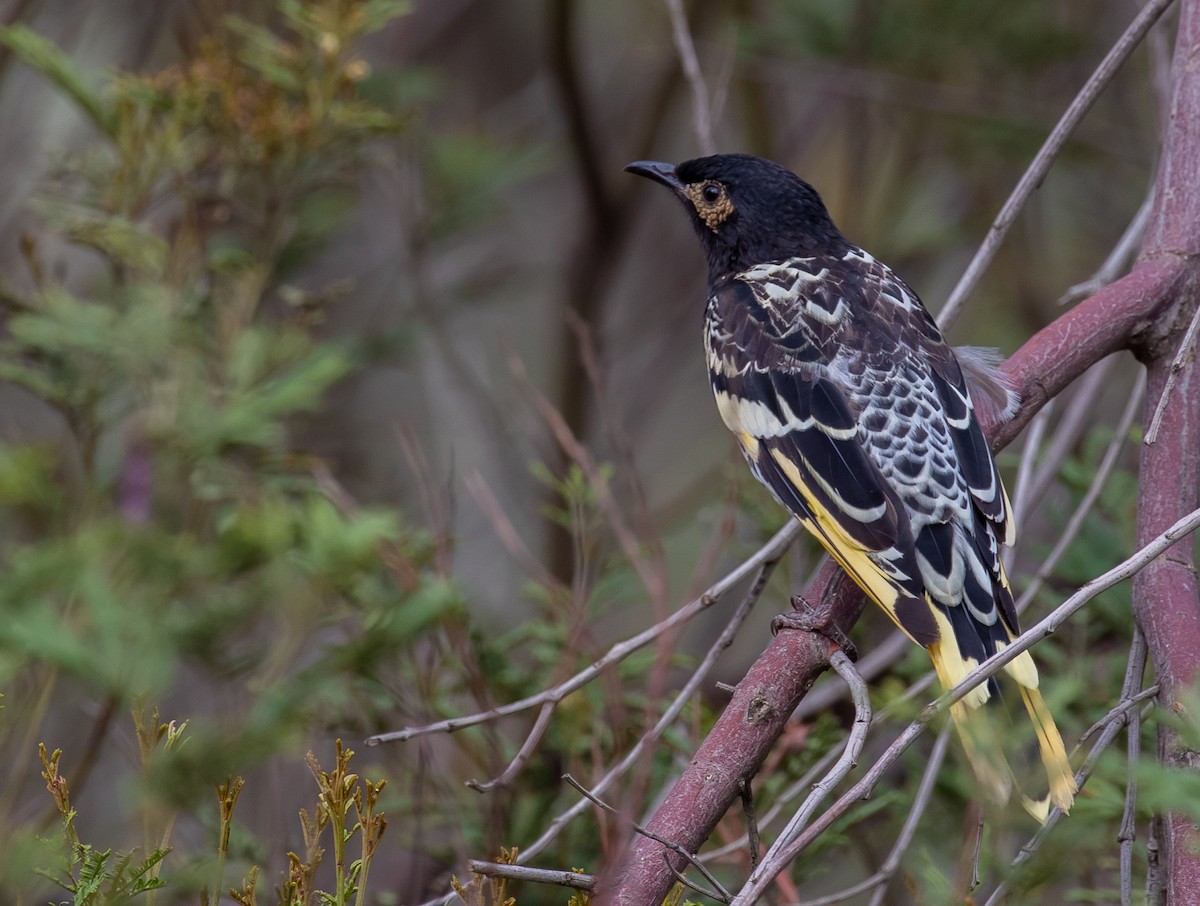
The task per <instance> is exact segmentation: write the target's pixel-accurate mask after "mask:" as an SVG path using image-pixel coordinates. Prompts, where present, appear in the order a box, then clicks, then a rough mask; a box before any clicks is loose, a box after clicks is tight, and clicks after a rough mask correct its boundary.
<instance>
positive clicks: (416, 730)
mask: <svg viewBox="0 0 1200 906" xmlns="http://www.w3.org/2000/svg"><path fill="white" fill-rule="evenodd" d="M799 531H800V523H798V522H789V523H788V524H787V525H785V526H784V527H783V528H781V529H780V530H779V531H778V532H776V533H775V534H774V536H772V538H771V540H770V541H768V542H767V543H766V544H764V545H763V546H762V547H760V548H759V549H758V550H757V551H755V552H754V553H753V554H752V555H751V556H750V557H748V558H747V559H746V560H744V561H743V562H742V563H740V564H738V566H737V567H736V568H734V569H732V570H730V571H729V572H728V573H727V574H726V575H725V576H724V577H723V578H721V579H719V580H718V581H716V582H714V583H713V584H712V585H710V586H709V588H708V591H706V592H705V593H704V594H702V595H700V597H698V598H695V599H693V600H692V601H689V602H688V603H687V604H685V605H684V606H683V607H681V608H679V610H677V611H675V612H674V613H672V614H671V615H670V616H669V617H667V619H665V620H662V621H661V622H659V623H656V624H655V625H653V626H651V627H649V628H648V629H645V630H643V631H642V632H639V633H638V634H637V635H635V636H631V637H629V638H628V639H625V640H624V641H622V642H618V643H617V644H615V645H613V646H612V647H611V648H609V649H608V651H607V652H605V654H604V656H603V657H601V658H600V659H599V660H597V661H595V662H594V663H592V664H591V665H589V666H588V667H585V668H584V669H583V670H581V671H580V672H579V673H577V674H575V675H574V676H572V677H570V678H569V679H567V680H564V681H563V682H561V683H559V684H558V685H557V686H553V687H551V688H549V689H544V690H542V691H541V692H539V693H537V694H536V695H531V696H528V697H527V698H523V699H520V700H519V701H515V702H511V703H509V704H507V705H500V706H499V707H497V708H492V709H491V710H489V711H480V712H478V713H476V714H468V715H465V716H463V717H452V718H448V719H447V720H439V721H436V722H435V723H431V724H425V725H423V726H419V727H406V728H405V729H403V730H393V731H392V732H390V733H380V734H377V735H375V736H372V737H370V738H368V739H367V745H372V746H374V745H379V744H380V743H382V742H404V741H406V740H409V739H413V738H414V737H417V736H425V735H428V734H430V733H454V732H456V731H458V730H462V729H464V728H466V727H473V726H476V725H477V724H481V723H486V722H488V721H493V720H498V719H500V718H502V717H508V716H509V715H510V714H519V713H520V712H522V711H527V710H529V709H530V708H538V707H541V706H542V705H544V704H546V702H560V701H562V700H563V699H564V698H566V697H567V696H568V695H570V694H571V693H572V692H574V691H575V690H576V689H580V688H582V687H583V686H585V685H587V684H588V683H589V682H591V681H592V680H593V679H594V678H595V677H596V676H598V675H599V674H600V673H602V672H603V671H604V670H606V669H608V668H609V667H611V666H613V665H614V664H618V663H620V662H621V661H623V660H624V659H625V658H627V657H629V656H630V655H631V654H633V653H634V652H635V651H637V650H638V649H640V648H643V647H645V646H646V645H649V644H650V643H651V642H653V641H654V640H655V639H656V638H658V637H659V636H661V635H663V634H664V633H667V632H670V631H672V630H673V629H674V628H675V627H676V626H679V625H682V624H683V623H686V622H687V621H688V620H690V619H692V618H693V617H694V616H696V615H697V614H699V613H700V612H702V611H704V610H707V609H708V608H709V607H712V605H713V604H715V603H716V602H717V599H718V598H720V597H721V595H723V594H725V592H727V591H729V589H730V588H732V587H734V586H735V585H737V584H738V583H740V582H741V581H743V580H744V579H745V578H746V577H747V576H748V575H750V574H751V573H752V572H753V571H754V570H756V569H760V568H761V567H762V566H763V565H764V564H766V563H771V564H772V565H773V564H774V563H775V562H777V561H778V559H779V557H780V556H782V554H783V552H784V551H785V550H787V547H788V545H789V544H791V543H792V541H793V540H794V539H795V537H796V535H797V534H798V533H799Z"/></svg>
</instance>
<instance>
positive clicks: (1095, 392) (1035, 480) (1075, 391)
mask: <svg viewBox="0 0 1200 906" xmlns="http://www.w3.org/2000/svg"><path fill="white" fill-rule="evenodd" d="M1116 361H1117V360H1116V358H1115V357H1112V356H1110V357H1108V358H1106V359H1103V360H1101V361H1099V362H1097V363H1096V364H1095V365H1093V366H1092V367H1091V368H1089V369H1088V370H1087V371H1086V372H1085V373H1084V374H1083V375H1081V376H1080V377H1079V378H1078V380H1076V382H1075V384H1074V387H1073V388H1072V393H1071V400H1070V403H1069V404H1067V405H1066V406H1065V407H1064V408H1063V411H1062V418H1061V419H1060V420H1059V423H1058V426H1057V427H1056V428H1055V429H1054V437H1053V438H1052V439H1051V441H1050V443H1049V445H1048V446H1047V448H1046V452H1045V454H1044V455H1043V456H1042V458H1041V461H1040V462H1039V463H1038V464H1037V465H1038V468H1037V471H1036V472H1035V473H1034V475H1033V477H1032V478H1031V479H1030V481H1029V483H1028V487H1027V488H1026V490H1027V492H1028V494H1029V499H1030V500H1041V499H1042V498H1043V497H1044V496H1045V494H1046V489H1047V488H1048V487H1050V483H1051V482H1052V481H1054V480H1055V479H1056V478H1057V477H1058V476H1059V474H1060V472H1061V469H1062V464H1063V462H1064V461H1065V460H1066V458H1067V457H1068V456H1070V455H1071V454H1072V453H1073V452H1074V450H1075V449H1076V447H1077V446H1078V444H1079V438H1080V437H1082V436H1083V432H1084V431H1086V430H1088V429H1089V428H1090V427H1091V426H1092V425H1093V424H1095V414H1096V410H1095V401H1096V398H1097V397H1098V396H1099V395H1100V393H1101V391H1103V390H1104V388H1105V387H1107V386H1108V385H1109V380H1108V377H1109V374H1110V372H1111V371H1112V369H1113V368H1114V367H1115V365H1116Z"/></svg>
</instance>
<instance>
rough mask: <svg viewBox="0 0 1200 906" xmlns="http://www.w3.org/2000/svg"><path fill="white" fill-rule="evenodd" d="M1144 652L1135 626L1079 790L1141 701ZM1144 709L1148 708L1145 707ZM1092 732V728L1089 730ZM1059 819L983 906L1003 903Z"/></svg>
mask: <svg viewBox="0 0 1200 906" xmlns="http://www.w3.org/2000/svg"><path fill="white" fill-rule="evenodd" d="M1147 650H1148V649H1147V646H1146V637H1145V636H1144V635H1143V634H1142V632H1141V630H1140V629H1139V628H1138V627H1137V626H1136V624H1135V626H1134V632H1133V639H1132V640H1131V641H1130V643H1129V656H1128V658H1127V659H1126V663H1125V679H1124V680H1123V681H1122V683H1121V694H1120V697H1119V698H1118V700H1117V704H1116V706H1115V707H1113V708H1112V709H1111V710H1110V711H1109V712H1108V713H1107V714H1106V715H1104V717H1103V718H1101V719H1100V721H1099V722H1098V723H1097V725H1096V726H1103V728H1104V732H1103V733H1101V735H1100V738H1099V739H1097V740H1096V743H1095V744H1094V745H1093V746H1092V748H1091V751H1090V752H1089V753H1088V757H1087V759H1086V761H1085V762H1084V764H1083V767H1081V768H1080V769H1079V772H1078V773H1077V774H1076V775H1075V781H1076V786H1078V787H1079V789H1083V786H1084V784H1086V783H1087V780H1088V778H1089V777H1090V776H1091V774H1092V770H1093V769H1094V768H1095V765H1096V762H1097V761H1099V759H1100V754H1101V753H1102V752H1103V751H1104V750H1105V749H1107V748H1108V747H1109V745H1111V744H1112V742H1113V740H1115V739H1116V738H1117V735H1118V734H1119V733H1120V732H1121V728H1122V727H1123V726H1125V725H1126V724H1127V723H1128V722H1129V716H1128V712H1129V709H1130V707H1131V706H1132V705H1134V703H1135V702H1137V701H1140V700H1141V699H1143V698H1145V695H1144V694H1138V693H1136V692H1135V690H1136V689H1137V688H1138V686H1140V685H1141V683H1142V675H1143V674H1144V673H1145V671H1146V655H1147ZM1146 707H1150V706H1149V705H1147V706H1146ZM1139 722H1140V718H1139ZM1093 729H1095V728H1094V727H1093ZM1091 733H1092V730H1088V732H1087V733H1085V734H1084V737H1083V739H1081V740H1080V741H1079V745H1077V746H1076V747H1075V750H1074V751H1072V754H1074V753H1075V751H1078V750H1079V748H1080V746H1082V745H1083V740H1084V739H1086V738H1087V737H1088V736H1090V735H1091ZM1061 817H1062V812H1060V811H1059V810H1058V809H1056V808H1055V809H1051V810H1050V814H1049V815H1048V816H1047V818H1046V822H1045V824H1044V825H1043V826H1042V827H1041V828H1039V829H1038V831H1037V833H1036V834H1034V835H1033V837H1032V838H1030V840H1029V841H1028V842H1026V844H1025V845H1024V846H1022V847H1021V851H1020V852H1019V853H1018V854H1017V857H1016V858H1015V859H1013V861H1012V863H1011V864H1010V865H1009V867H1008V873H1007V874H1006V876H1005V878H1004V879H1003V880H1002V881H1001V882H1000V883H999V884H998V885H997V886H996V889H995V890H994V891H992V895H991V896H990V897H988V901H987V903H986V904H985V906H994V904H998V903H1000V902H1003V897H1004V896H1005V895H1006V894H1007V891H1008V889H1009V887H1011V886H1012V883H1013V880H1014V879H1015V878H1016V872H1017V869H1018V868H1020V866H1021V865H1022V864H1023V863H1024V862H1026V861H1027V860H1028V859H1029V858H1031V857H1032V856H1033V854H1034V853H1035V852H1037V850H1038V848H1039V847H1040V846H1041V845H1042V842H1043V841H1044V840H1045V839H1046V837H1047V835H1048V834H1049V833H1050V829H1051V828H1052V827H1053V826H1054V825H1055V824H1057V823H1058V821H1059V819H1060V818H1061Z"/></svg>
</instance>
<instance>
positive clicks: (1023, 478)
mask: <svg viewBox="0 0 1200 906" xmlns="http://www.w3.org/2000/svg"><path fill="white" fill-rule="evenodd" d="M1054 403H1055V401H1054V400H1051V401H1050V402H1048V403H1047V404H1046V405H1045V406H1043V407H1042V411H1041V412H1039V413H1038V414H1037V415H1035V416H1034V417H1033V421H1031V422H1030V423H1029V430H1028V432H1027V433H1026V434H1025V444H1024V446H1022V448H1021V459H1020V460H1019V461H1018V463H1017V476H1016V478H1015V479H1014V480H1013V485H1012V487H1013V494H1012V519H1013V522H1014V523H1015V524H1016V525H1017V528H1018V529H1019V528H1020V527H1021V526H1022V525H1024V524H1025V513H1026V511H1027V509H1028V505H1029V501H1030V500H1033V499H1034V497H1033V495H1032V494H1031V493H1030V491H1031V489H1032V485H1033V478H1032V476H1033V468H1034V465H1035V463H1036V462H1037V459H1038V454H1039V453H1040V452H1041V449H1042V443H1043V442H1044V441H1045V439H1046V433H1047V431H1049V429H1050V421H1051V416H1052V414H1053V413H1054V408H1055V406H1054Z"/></svg>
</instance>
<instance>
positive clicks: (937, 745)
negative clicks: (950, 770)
mask: <svg viewBox="0 0 1200 906" xmlns="http://www.w3.org/2000/svg"><path fill="white" fill-rule="evenodd" d="M949 741H950V726H949V725H948V724H947V725H946V726H945V727H943V728H942V732H941V733H939V734H938V738H937V740H936V741H935V742H934V744H933V750H932V751H931V752H930V753H929V761H928V762H926V764H925V770H924V772H923V773H922V774H921V784H920V786H918V787H917V794H916V796H915V797H913V804H912V807H911V808H910V809H909V810H908V817H907V818H906V819H905V820H904V826H903V827H901V828H900V833H899V834H898V835H897V837H896V842H895V843H894V844H892V849H891V851H890V852H889V853H888V855H887V858H886V859H885V860H884V862H883V865H881V866H880V867H879V870H878V871H877V872H875V873H874V874H873V875H871V876H870V877H869V878H864V879H863V880H861V881H859V882H858V883H857V884H852V885H851V886H850V887H847V888H846V889H845V890H839V891H838V892H837V893H831V894H828V895H826V896H823V897H817V898H816V899H813V900H805V901H804V903H805V906H836V904H838V903H843V902H845V901H846V900H848V899H849V898H850V897H853V896H857V895H858V894H860V893H866V892H867V891H868V890H871V889H873V888H875V894H874V895H873V896H872V898H871V904H870V906H880V904H881V903H882V902H883V898H884V897H885V896H886V895H887V884H888V882H889V881H890V880H891V879H892V877H893V876H894V875H895V874H896V872H897V870H898V869H899V868H900V861H901V859H903V858H904V854H905V853H906V852H907V851H908V847H909V846H910V845H911V844H912V840H913V837H914V836H916V832H917V827H918V825H920V823H921V818H922V816H923V815H924V814H925V809H926V808H927V807H928V805H929V800H930V798H931V797H932V795H933V785H934V781H936V780H937V775H938V771H940V770H941V769H942V762H943V761H944V760H945V758H946V747H947V743H949Z"/></svg>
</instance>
